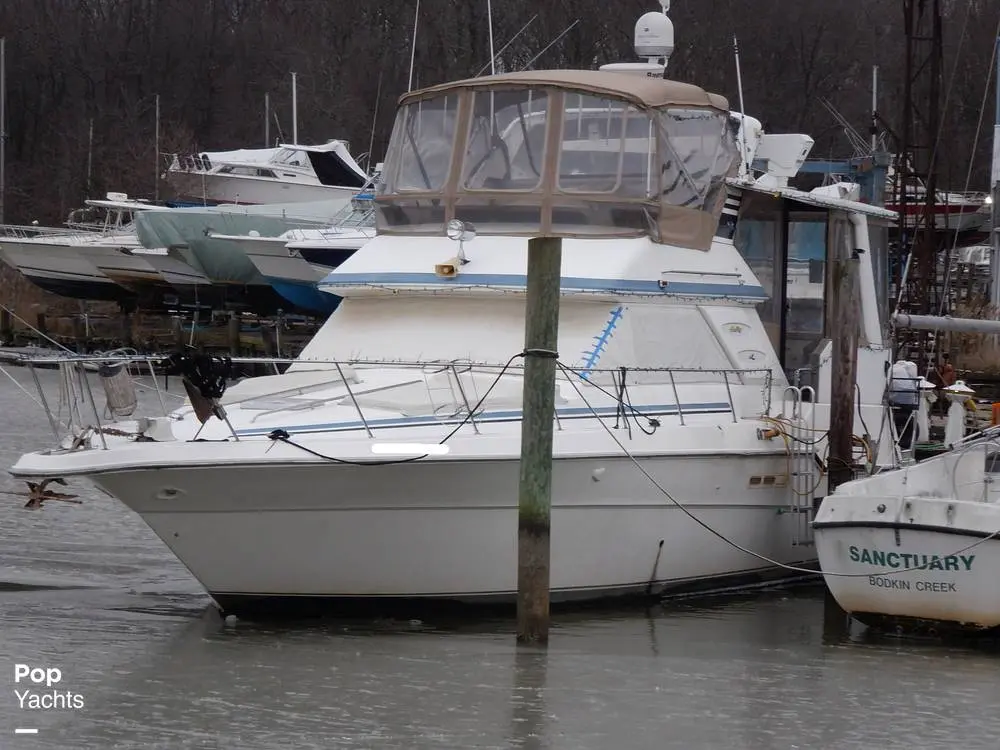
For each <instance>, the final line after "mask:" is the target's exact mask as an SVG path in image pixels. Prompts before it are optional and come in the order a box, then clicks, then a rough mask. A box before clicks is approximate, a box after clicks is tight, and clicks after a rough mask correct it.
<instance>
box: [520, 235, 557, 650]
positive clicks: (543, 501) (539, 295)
mask: <svg viewBox="0 0 1000 750" xmlns="http://www.w3.org/2000/svg"><path fill="white" fill-rule="evenodd" d="M561 268H562V239H561V238H559V237H535V238H532V239H531V240H529V241H528V279H527V302H526V310H525V331H524V351H525V362H524V412H523V419H522V422H521V476H520V483H519V486H518V496H517V640H518V642H520V643H547V642H548V639H549V541H550V540H549V531H550V526H549V523H550V515H551V495H552V433H553V424H552V422H553V418H554V416H555V415H554V412H555V388H556V357H557V354H556V347H557V346H558V334H559V279H560V275H561Z"/></svg>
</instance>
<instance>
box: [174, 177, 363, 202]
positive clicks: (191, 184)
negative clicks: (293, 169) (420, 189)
mask: <svg viewBox="0 0 1000 750" xmlns="http://www.w3.org/2000/svg"><path fill="white" fill-rule="evenodd" d="M167 181H168V182H169V183H170V186H171V187H172V188H173V189H174V190H175V191H176V192H177V194H178V195H180V196H182V197H184V198H186V199H189V200H191V201H193V202H195V203H198V204H210V203H240V204H246V203H251V204H255V205H261V204H269V203H306V202H309V201H322V200H328V199H333V200H336V199H343V200H349V199H350V198H351V196H352V195H353V194H354V193H356V192H357V190H356V189H352V188H347V187H337V186H330V185H323V184H321V183H319V182H314V183H309V182H297V181H291V180H275V179H273V178H272V179H268V178H264V177H252V176H247V175H236V176H234V175H227V174H211V173H204V172H183V171H174V170H171V171H170V172H168V177H167Z"/></svg>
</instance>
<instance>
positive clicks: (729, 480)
mask: <svg viewBox="0 0 1000 750" xmlns="http://www.w3.org/2000/svg"><path fill="white" fill-rule="evenodd" d="M785 461H786V458H785V456H784V455H781V454H779V455H757V456H746V455H744V456H741V457H737V456H733V455H728V456H725V455H715V456H702V457H684V456H675V457H665V458H657V459H653V460H650V461H649V462H646V465H647V466H648V467H649V469H650V470H651V471H652V472H653V473H654V475H656V476H658V477H660V478H662V479H663V480H664V481H666V482H667V483H668V484H669V486H670V488H671V491H672V492H676V497H677V499H678V501H680V502H682V503H685V504H686V505H687V506H688V507H689V508H690V509H691V511H692V513H694V514H695V515H696V516H697V517H699V518H700V519H702V520H703V521H705V522H706V523H707V524H709V525H710V526H711V527H712V528H714V529H716V530H718V531H719V532H721V533H722V534H724V535H726V536H728V537H729V538H731V539H732V540H734V541H736V542H738V543H740V544H742V545H744V546H746V547H748V548H751V549H753V550H755V551H757V552H759V553H762V554H764V555H767V556H770V557H773V558H774V559H776V560H779V561H781V562H786V563H788V562H793V561H804V560H808V559H809V558H813V557H814V555H813V554H812V549H811V548H810V547H796V546H794V544H793V538H794V530H793V527H792V525H793V524H794V523H796V519H795V518H793V516H792V515H790V514H781V513H779V512H778V510H779V509H780V508H782V507H783V505H784V504H785V503H787V494H786V493H785V491H783V490H782V489H775V488H768V489H755V490H748V489H747V485H748V480H749V477H750V475H751V474H760V473H766V472H781V471H783V470H784V467H785ZM599 469H603V472H602V473H595V472H596V471H597V470H599ZM518 470H519V469H518V461H517V460H516V459H508V460H499V461H473V460H462V461H444V462H435V463H424V462H418V463H415V464H413V463H411V464H403V465H394V466H382V467H378V468H373V467H357V466H344V465H337V464H320V465H316V464H313V465H297V466H290V465H285V466H279V467H275V466H271V467H266V466H246V465H243V466H232V467H225V466H211V467H204V468H186V469H166V470H159V471H155V472H151V471H121V472H114V473H106V474H98V475H95V476H93V477H92V478H93V480H94V481H96V482H97V483H98V484H99V485H100V486H101V487H102V488H104V489H105V490H107V491H108V492H110V493H111V494H113V495H115V496H116V497H118V498H119V499H121V500H122V502H124V503H125V504H126V505H128V506H129V507H130V508H131V509H132V510H134V511H135V512H137V513H138V514H139V515H140V516H141V517H142V518H143V520H144V521H145V522H146V523H147V524H148V525H149V526H150V528H152V530H153V531H154V532H155V533H156V534H157V535H158V536H159V537H160V538H161V539H162V540H163V541H164V543H166V544H167V546H168V547H170V549H171V550H172V551H173V553H174V554H175V555H176V556H177V557H178V558H179V559H180V560H181V562H182V563H184V565H185V566H187V568H188V569H189V570H190V571H191V572H192V573H193V574H194V575H195V577H196V578H198V580H199V581H200V582H201V583H202V584H203V585H204V587H205V588H206V589H207V590H208V591H209V593H210V594H211V595H212V596H213V597H214V598H215V599H216V600H217V601H218V602H219V603H220V605H221V606H222V607H223V608H224V609H226V610H227V611H233V612H235V613H241V614H242V613H247V612H249V613H251V614H259V613H260V611H261V610H263V611H264V612H267V613H271V614H274V613H276V612H277V611H278V610H279V609H284V608H288V607H291V608H293V609H294V607H295V605H296V600H297V601H298V603H300V604H301V603H302V602H304V601H306V600H310V599H311V600H314V601H313V604H316V603H319V604H324V605H328V606H330V607H336V606H337V600H351V599H369V600H371V599H444V600H457V601H464V602H468V601H479V602H487V601H513V598H514V596H515V594H516V591H517V485H518ZM595 476H598V477H599V480H597V479H595ZM706 476H711V477H713V481H712V482H708V483H706V482H705V481H704V478H705V477H706ZM292 487H294V488H298V491H297V493H296V495H295V497H293V498H290V497H289V488H292ZM303 488H310V489H309V490H307V491H305V492H303V491H302V490H303ZM551 533H552V536H551V540H552V541H551V544H552V558H551V586H552V598H553V601H560V600H586V599H598V598H604V597H607V596H613V595H625V594H643V593H646V594H649V593H661V592H663V591H665V590H669V589H676V588H678V587H684V588H698V589H712V588H722V587H727V586H730V585H733V584H739V583H748V582H751V581H756V580H760V578H761V577H765V576H768V575H769V574H770V575H773V576H774V577H780V576H783V577H786V578H787V577H789V576H790V575H793V574H791V573H789V572H788V571H781V570H780V569H776V568H770V566H767V565H766V564H764V563H762V562H761V561H760V560H759V559H757V558H754V557H751V556H749V555H747V554H744V553H742V552H740V551H738V550H737V549H735V548H734V547H732V546H730V545H728V544H726V543H725V542H723V541H721V540H720V539H718V538H717V537H715V536H713V535H711V534H710V533H709V532H707V531H705V530H704V529H702V528H700V527H699V526H698V525H697V524H696V523H695V522H694V521H692V520H691V519H690V518H688V517H686V516H685V515H684V514H683V512H682V511H680V510H678V509H677V508H676V507H675V506H674V505H672V504H671V503H670V501H669V500H667V499H666V498H665V497H663V495H662V494H661V493H660V492H659V491H658V490H656V488H655V487H653V486H652V485H651V484H650V483H649V481H648V480H647V479H645V477H643V476H642V474H641V473H639V472H638V471H637V470H636V468H635V466H634V465H633V464H632V463H631V462H630V461H629V460H628V459H626V458H624V457H622V456H616V457H605V458H601V457H597V456H595V457H590V458H585V459H584V458H581V459H564V460H560V461H557V462H556V463H555V468H554V480H553V511H552V531H551ZM316 600H319V601H318V602H317V601H316ZM341 603H343V602H341Z"/></svg>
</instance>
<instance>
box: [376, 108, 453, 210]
mask: <svg viewBox="0 0 1000 750" xmlns="http://www.w3.org/2000/svg"><path fill="white" fill-rule="evenodd" d="M457 120H458V96H441V97H437V98H434V99H425V100H423V101H419V102H417V103H415V104H412V105H410V106H409V107H406V108H405V109H404V111H403V113H402V116H401V117H400V118H399V119H398V120H397V122H396V128H395V130H397V131H398V133H396V132H394V133H393V136H392V140H393V142H394V143H395V144H396V147H397V149H398V152H397V154H395V157H396V159H395V161H396V163H397V165H398V166H397V169H396V174H395V175H393V178H394V184H393V185H392V189H393V190H395V191H400V192H404V191H424V190H440V189H441V188H442V187H444V183H445V181H446V180H447V179H448V171H449V170H450V168H451V151H452V145H453V143H454V141H455V126H456V122H457Z"/></svg>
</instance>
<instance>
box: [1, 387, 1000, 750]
mask: <svg viewBox="0 0 1000 750" xmlns="http://www.w3.org/2000/svg"><path fill="white" fill-rule="evenodd" d="M10 372H11V374H13V375H14V377H16V378H17V379H18V380H20V381H22V382H25V383H29V382H30V379H29V375H28V373H27V371H25V370H22V369H12V370H10ZM46 376H47V382H48V383H52V382H54V377H53V373H46ZM50 440H51V433H50V432H49V428H48V424H47V423H46V422H45V420H44V417H43V416H42V414H41V412H39V411H38V410H37V408H36V407H35V406H34V405H33V404H32V403H31V402H30V401H29V400H28V398H27V397H26V396H25V395H24V394H22V393H21V392H20V391H18V390H17V389H16V388H15V387H14V385H13V384H12V383H11V382H10V381H9V380H7V378H6V377H4V376H3V374H2V373H0V466H2V467H3V468H6V467H7V466H9V465H10V463H11V462H13V461H14V459H15V458H16V456H17V455H18V454H19V453H20V452H22V451H24V450H29V449H34V448H38V447H43V446H46V445H48V443H49V441H50ZM20 489H21V488H20V487H19V486H18V484H17V483H16V482H14V481H13V480H12V478H11V477H10V476H8V475H6V474H5V473H0V491H5V492H11V491H20ZM74 489H81V488H80V487H79V486H78V487H76V488H74ZM82 495H83V496H84V497H85V499H86V501H87V502H86V504H85V505H82V506H76V505H69V504H63V503H47V504H46V506H45V508H44V509H43V510H42V511H28V510H24V509H22V507H21V506H22V505H23V503H24V499H23V498H19V497H12V496H10V495H7V494H4V495H0V670H2V672H3V678H2V679H3V692H2V694H0V748H3V749H4V750H7V749H8V748H9V749H10V750H17V749H18V748H51V749H53V750H55V749H56V748H58V749H59V750H75V749H76V748H100V749H102V750H104V749H106V748H227V749H228V748H232V749H233V750H237V749H239V750H258V749H260V750H265V749H266V750H272V749H273V748H279V747H287V748H324V749H325V748H551V749H553V750H555V749H557V748H559V749H562V748H565V749H566V750H571V749H572V750H578V749H582V748H601V749H603V748H609V749H611V748H614V749H616V750H629V749H631V748H657V749H658V750H662V749H666V748H720V749H730V748H748V749H753V750H763V749H765V748H837V749H840V748H864V749H865V750H885V749H889V748H906V749H907V750H916V749H923V748H990V749H991V750H995V748H997V747H998V746H1000V716H998V713H1000V710H998V699H1000V656H998V655H997V654H994V653H990V652H986V651H982V650H973V649H956V648H947V647H943V646H931V645H917V644H913V643H905V642H900V641H894V640H888V639H882V640H877V639H873V638H871V637H869V636H866V635H864V634H859V633H858V632H857V631H855V632H854V633H853V635H844V634H840V633H836V632H833V631H832V630H831V629H830V628H829V627H828V628H827V629H826V632H824V599H823V595H822V592H821V591H819V590H815V589H806V590H796V591H793V592H769V593H761V594H756V595H752V596H745V597H740V598H714V599H711V600H700V601H696V602H695V601H688V602H686V603H684V604H675V605H672V606H670V607H664V608H657V609H656V610H655V611H628V612H616V613H613V614H601V615H589V616H583V615H574V616H565V617H561V618H557V619H556V621H555V625H554V629H553V632H552V640H551V644H550V646H549V648H548V650H547V651H544V650H538V649H518V648H516V646H515V644H514V639H513V635H512V630H513V624H512V623H511V622H509V621H501V622H486V623H475V624H469V623H466V624H463V625H460V626H458V625H455V624H447V623H434V622H408V621H404V622H392V621H380V622H343V623H325V624H323V625H300V626H296V627H281V628H276V627H264V626H259V625H253V624H248V623H244V622H232V621H231V622H228V623H225V622H222V621H221V620H220V619H219V618H218V616H217V615H216V614H215V612H214V610H213V609H212V608H211V607H210V605H209V601H208V599H207V597H206V596H204V594H203V593H202V592H201V590H200V588H199V586H198V584H197V583H196V582H195V581H194V580H193V579H192V578H191V577H190V575H188V573H187V571H186V570H184V568H183V567H182V566H181V565H180V564H179V563H177V562H176V560H174V559H173V558H172V557H171V555H170V554H169V552H168V551H167V550H166V548H165V547H164V546H163V545H162V544H161V543H160V542H159V540H157V539H156V538H155V537H154V536H153V535H152V533H151V532H149V531H148V530H147V529H146V528H145V526H144V525H143V524H142V522H141V521H140V520H139V519H138V518H137V517H135V516H133V515H132V514H130V513H129V512H128V511H126V510H125V509H124V508H122V507H121V506H119V505H118V504H117V503H115V502H114V501H112V500H111V499H109V498H106V497H104V496H103V495H101V494H99V493H97V492H95V491H93V490H89V491H88V490H86V489H84V491H83V493H82ZM15 664H28V665H31V666H40V667H55V668H58V669H60V670H61V671H62V680H61V682H60V683H59V684H58V685H54V686H53V688H52V689H58V690H60V691H61V692H63V693H65V692H66V691H71V692H73V693H75V694H78V695H79V696H80V697H81V698H82V700H83V701H84V707H83V708H82V709H79V710H70V709H63V710H28V709H24V710H22V709H21V708H20V707H19V703H18V699H17V696H16V695H15V693H14V690H15V688H17V689H23V683H22V684H18V685H15V683H14V672H15V666H14V665H15ZM41 691H42V692H49V691H48V690H46V688H45V687H44V686H42V689H41ZM17 727H22V728H37V729H38V730H39V732H38V734H37V735H34V736H15V735H14V729H15V728H17Z"/></svg>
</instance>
